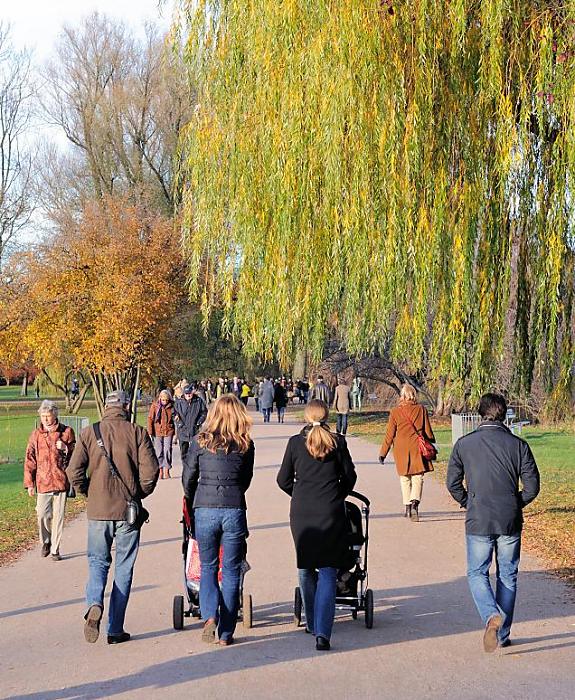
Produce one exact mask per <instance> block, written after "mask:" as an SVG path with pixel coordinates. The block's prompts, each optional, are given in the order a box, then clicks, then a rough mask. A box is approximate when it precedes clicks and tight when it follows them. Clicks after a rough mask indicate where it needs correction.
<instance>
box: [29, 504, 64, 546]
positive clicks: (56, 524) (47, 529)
mask: <svg viewBox="0 0 575 700" xmlns="http://www.w3.org/2000/svg"><path fill="white" fill-rule="evenodd" d="M66 498H67V493H66V491H58V492H56V493H39V494H38V496H37V499H36V514H37V516H38V531H39V535H40V544H50V552H51V554H59V553H60V542H61V540H62V531H63V530H64V514H65V511H66Z"/></svg>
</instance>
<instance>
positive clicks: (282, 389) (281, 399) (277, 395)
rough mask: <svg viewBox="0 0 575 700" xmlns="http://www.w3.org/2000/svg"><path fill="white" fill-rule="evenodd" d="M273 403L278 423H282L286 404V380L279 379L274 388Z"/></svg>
mask: <svg viewBox="0 0 575 700" xmlns="http://www.w3.org/2000/svg"><path fill="white" fill-rule="evenodd" d="M274 403H275V405H276V410H277V414H278V423H283V422H284V418H285V413H286V406H287V403H288V395H287V389H286V380H285V379H281V380H280V381H279V382H276V384H275V386H274Z"/></svg>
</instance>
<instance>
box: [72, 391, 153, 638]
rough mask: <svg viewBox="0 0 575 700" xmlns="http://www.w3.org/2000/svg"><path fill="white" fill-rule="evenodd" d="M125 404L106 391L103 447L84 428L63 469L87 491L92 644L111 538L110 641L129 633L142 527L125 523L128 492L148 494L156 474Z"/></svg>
mask: <svg viewBox="0 0 575 700" xmlns="http://www.w3.org/2000/svg"><path fill="white" fill-rule="evenodd" d="M128 405H129V400H128V397H127V396H126V394H125V393H124V392H123V391H114V392H112V393H111V394H108V396H107V397H106V409H105V411H104V417H103V418H102V422H101V423H100V430H101V434H102V443H103V448H102V446H101V445H100V444H99V443H98V439H97V437H96V433H95V432H94V428H93V427H89V428H85V429H84V430H83V431H82V433H81V434H80V438H79V440H78V442H77V443H76V449H75V450H74V453H73V455H72V459H71V460H70V464H69V465H68V468H67V469H66V474H67V476H68V479H69V481H70V483H71V484H72V486H74V488H75V489H76V491H77V492H79V493H83V494H86V495H87V496H88V507H87V513H88V562H89V578H88V585H87V586H86V603H87V606H88V610H87V612H86V614H85V616H84V619H85V620H86V622H85V624H84V637H85V639H86V641H87V642H91V643H93V642H95V641H96V640H97V639H98V635H99V632H100V620H101V619H102V614H103V611H104V591H105V589H106V581H107V579H108V571H109V569H110V564H111V561H112V556H111V549H112V543H113V541H114V538H115V539H116V568H115V572H114V587H113V589H112V595H111V597H110V611H109V614H108V644H120V643H122V642H127V641H128V640H129V639H130V635H129V634H128V633H127V632H125V631H124V617H125V614H126V607H127V605H128V599H129V597H130V589H131V587H132V576H133V571H134V564H135V562H136V557H137V555H138V546H139V543H140V530H139V528H138V527H136V526H132V525H129V524H128V523H127V522H126V506H127V501H128V500H129V499H128V494H129V495H130V496H131V499H132V500H135V501H141V500H142V499H143V498H145V497H146V496H149V495H150V494H151V493H152V491H153V490H154V488H155V486H156V482H157V481H158V475H159V466H158V459H157V457H156V453H155V452H154V448H153V446H152V441H151V440H150V437H149V435H148V433H147V432H146V430H145V429H144V428H143V427H141V426H139V425H132V423H130V422H129V420H128V413H127V408H128ZM104 449H105V451H106V452H107V454H108V456H109V458H110V459H109V460H108V458H107V457H106V454H105V452H104ZM110 462H111V463H112V464H110ZM112 465H113V467H114V470H113V469H112ZM114 472H115V473H114ZM120 482H122V483H120Z"/></svg>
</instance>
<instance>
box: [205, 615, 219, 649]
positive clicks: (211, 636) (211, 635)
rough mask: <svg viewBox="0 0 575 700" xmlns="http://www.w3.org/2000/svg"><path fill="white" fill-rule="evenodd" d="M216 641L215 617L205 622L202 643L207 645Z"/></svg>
mask: <svg viewBox="0 0 575 700" xmlns="http://www.w3.org/2000/svg"><path fill="white" fill-rule="evenodd" d="M215 639H216V621H215V620H214V618H213V617H210V619H209V620H206V621H205V622H204V629H203V631H202V642H206V644H213V642H214V641H215Z"/></svg>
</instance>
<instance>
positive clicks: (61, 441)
mask: <svg viewBox="0 0 575 700" xmlns="http://www.w3.org/2000/svg"><path fill="white" fill-rule="evenodd" d="M38 413H39V414H40V427H39V428H36V430H34V431H33V432H32V434H31V435H30V439H29V440H28V446H27V447H26V458H25V460H24V488H25V489H27V491H28V495H29V496H30V497H32V496H34V495H36V514H37V515H38V531H39V534H40V544H41V546H42V550H41V552H42V556H43V557H47V556H48V555H49V554H50V553H51V554H52V560H53V561H60V559H61V558H62V557H61V556H60V541H61V540H62V530H63V529H64V513H65V510H66V497H67V495H68V488H69V484H68V479H67V478H66V472H65V471H64V470H65V469H66V467H67V466H68V462H69V461H70V457H71V455H72V451H73V449H74V445H75V444H76V437H75V435H74V431H73V430H72V428H70V427H68V426H66V425H63V424H62V423H60V422H59V421H58V407H57V406H56V404H55V403H54V402H53V401H42V403H41V405H40V408H39V409H38Z"/></svg>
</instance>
